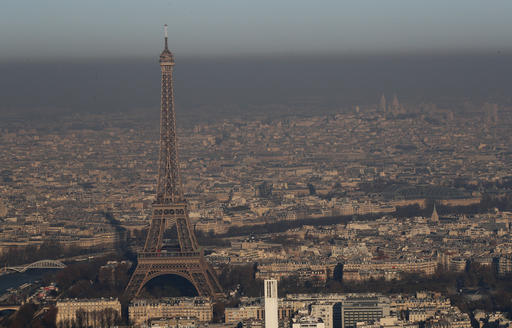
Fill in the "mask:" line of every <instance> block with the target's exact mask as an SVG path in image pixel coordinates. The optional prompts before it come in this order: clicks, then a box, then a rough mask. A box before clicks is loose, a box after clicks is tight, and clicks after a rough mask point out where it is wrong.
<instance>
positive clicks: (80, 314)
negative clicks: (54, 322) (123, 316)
mask: <svg viewBox="0 0 512 328" xmlns="http://www.w3.org/2000/svg"><path fill="white" fill-rule="evenodd" d="M120 321H121V320H120V315H119V312H117V311H116V310H114V309H112V308H107V309H103V310H97V311H89V312H86V311H85V310H83V309H79V310H77V311H76V315H75V319H74V320H65V321H63V322H60V323H59V325H58V327H59V328H89V327H90V328H110V327H113V326H114V325H117V324H119V323H120Z"/></svg>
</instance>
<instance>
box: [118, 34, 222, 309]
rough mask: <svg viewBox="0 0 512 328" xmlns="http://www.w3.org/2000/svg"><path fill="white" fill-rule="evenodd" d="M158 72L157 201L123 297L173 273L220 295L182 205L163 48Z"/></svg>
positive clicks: (169, 67) (169, 60)
mask: <svg viewBox="0 0 512 328" xmlns="http://www.w3.org/2000/svg"><path fill="white" fill-rule="evenodd" d="M160 68H161V71H162V90H161V112H160V154H159V162H158V182H157V192H156V200H155V201H154V203H153V205H152V219H151V225H150V227H149V231H148V234H147V237H146V243H145V245H144V251H143V252H140V253H139V254H138V257H137V267H136V269H135V271H134V273H133V275H132V276H131V279H130V282H129V283H128V285H127V286H126V289H125V297H127V298H128V299H131V298H133V297H137V296H139V295H140V293H141V291H142V288H143V287H144V285H145V284H146V283H147V282H148V281H150V280H151V279H153V278H156V277H158V276H162V275H168V274H174V275H178V276H181V277H183V278H185V279H187V280H188V281H190V282H191V283H192V285H194V287H195V288H196V290H197V293H198V294H199V295H200V296H211V297H214V298H218V297H222V296H223V291H222V287H221V286H220V284H219V282H218V280H217V278H216V276H215V272H214V271H213V269H212V268H211V266H210V265H209V263H208V262H206V260H205V258H204V254H203V250H202V249H201V248H200V247H199V245H198V244H197V240H196V237H195V235H194V232H193V230H192V227H191V224H190V221H189V218H188V207H187V201H186V200H185V198H184V197H183V189H182V185H181V180H180V172H179V164H178V149H177V141H176V119H175V112H174V89H173V79H172V73H173V68H174V55H173V54H172V52H170V51H169V48H168V45H167V25H165V48H164V50H163V51H162V54H161V55H160ZM171 228H172V229H174V228H176V230H175V235H177V239H178V243H177V245H175V246H174V248H173V249H172V250H171V251H169V250H168V249H167V246H166V245H164V236H165V235H164V233H165V232H166V231H168V230H170V229H171Z"/></svg>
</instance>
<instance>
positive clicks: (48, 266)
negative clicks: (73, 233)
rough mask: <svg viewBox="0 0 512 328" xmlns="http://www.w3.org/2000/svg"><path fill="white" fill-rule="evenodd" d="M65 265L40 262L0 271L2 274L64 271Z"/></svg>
mask: <svg viewBox="0 0 512 328" xmlns="http://www.w3.org/2000/svg"><path fill="white" fill-rule="evenodd" d="M65 267H66V265H65V264H64V263H62V262H60V261H57V260H40V261H37V262H34V263H30V264H23V265H18V266H11V267H5V268H2V270H0V272H2V273H8V272H25V271H27V270H30V269H64V268H65Z"/></svg>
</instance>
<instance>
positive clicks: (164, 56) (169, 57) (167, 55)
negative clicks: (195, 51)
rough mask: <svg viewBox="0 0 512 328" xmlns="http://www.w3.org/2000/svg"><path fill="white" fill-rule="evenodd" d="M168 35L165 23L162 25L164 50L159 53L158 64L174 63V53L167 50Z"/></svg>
mask: <svg viewBox="0 0 512 328" xmlns="http://www.w3.org/2000/svg"><path fill="white" fill-rule="evenodd" d="M168 39H169V37H168V35H167V24H165V25H164V50H162V53H161V54H160V64H161V63H169V64H171V63H172V64H174V55H173V54H172V52H171V51H170V50H169V41H168Z"/></svg>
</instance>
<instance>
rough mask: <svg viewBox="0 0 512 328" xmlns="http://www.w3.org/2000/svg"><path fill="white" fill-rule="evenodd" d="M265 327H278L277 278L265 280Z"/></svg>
mask: <svg viewBox="0 0 512 328" xmlns="http://www.w3.org/2000/svg"><path fill="white" fill-rule="evenodd" d="M264 287H265V328H278V325H279V322H278V320H277V307H278V298H277V280H275V279H269V280H265V286H264Z"/></svg>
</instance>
